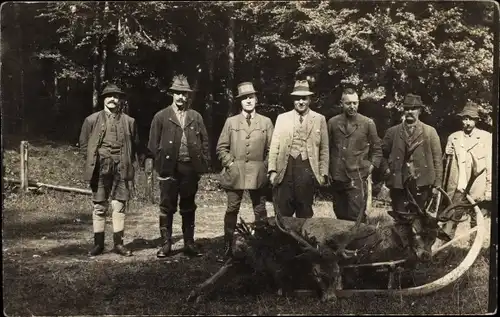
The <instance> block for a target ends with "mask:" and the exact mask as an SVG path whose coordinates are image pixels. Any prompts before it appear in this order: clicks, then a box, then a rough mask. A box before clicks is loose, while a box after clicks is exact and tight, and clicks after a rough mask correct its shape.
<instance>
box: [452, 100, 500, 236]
mask: <svg viewBox="0 0 500 317" xmlns="http://www.w3.org/2000/svg"><path fill="white" fill-rule="evenodd" d="M458 116H459V117H460V118H461V120H462V127H463V128H462V130H461V131H457V132H454V133H452V134H451V135H450V136H449V137H448V142H447V143H446V148H445V154H446V155H447V156H449V159H448V160H447V161H448V166H446V167H447V168H448V169H449V172H448V173H446V174H447V175H448V176H447V179H444V180H443V188H444V189H445V190H446V192H447V193H448V196H450V197H452V201H453V202H454V203H459V202H460V200H461V199H462V193H463V192H464V189H465V186H466V185H467V182H468V181H469V179H470V176H471V175H470V174H471V167H472V159H473V158H474V159H475V161H476V164H477V171H476V172H478V171H480V170H481V169H483V168H485V171H484V172H483V173H482V174H481V175H480V176H479V177H478V178H477V179H476V180H475V182H474V183H473V185H472V187H471V189H470V192H469V195H470V196H471V197H472V198H473V199H474V200H475V201H484V200H491V169H492V161H493V158H492V148H493V142H492V135H491V133H490V132H487V131H484V130H481V129H478V128H477V127H476V123H477V121H478V119H479V112H478V105H477V104H475V103H474V102H471V101H469V102H467V103H466V104H465V106H464V108H463V110H462V111H461V112H460V113H459V114H458ZM455 212H456V213H457V214H459V215H461V214H463V212H464V210H463V209H457V210H456V211H455ZM472 215H473V217H472V223H471V225H472V226H474V225H475V224H474V221H475V214H472ZM445 216H449V215H445ZM456 228H457V224H456V223H455V222H448V223H447V224H446V226H445V232H446V233H447V234H448V235H450V236H451V237H453V236H454V234H455V230H456Z"/></svg>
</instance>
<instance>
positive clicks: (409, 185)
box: [395, 158, 484, 261]
mask: <svg viewBox="0 0 500 317" xmlns="http://www.w3.org/2000/svg"><path fill="white" fill-rule="evenodd" d="M410 164H411V163H410ZM476 167H477V162H476V160H475V159H474V158H473V160H472V171H471V177H470V179H469V181H468V183H467V186H466V188H465V190H464V192H463V196H462V198H463V199H462V201H465V198H466V197H467V195H468V193H469V191H470V189H471V187H472V184H473V183H474V181H475V180H476V179H477V177H478V176H479V175H481V173H483V172H484V169H482V170H481V171H479V172H478V171H477V168H476ZM404 188H405V192H406V198H407V204H406V208H405V209H406V210H405V212H401V211H397V210H396V211H395V214H397V215H398V217H397V218H398V220H399V222H400V223H405V224H407V225H408V226H409V227H410V228H411V231H410V239H409V241H410V244H411V248H412V250H413V252H414V253H415V255H416V257H417V258H418V259H419V260H422V261H429V260H430V259H431V254H432V252H431V247H432V245H433V244H434V243H435V242H436V239H437V238H439V239H440V240H443V241H446V242H448V241H450V240H451V238H450V237H449V236H448V234H446V233H445V232H444V230H443V229H442V228H441V226H439V224H438V222H439V221H450V220H451V221H456V222H459V221H463V220H462V219H456V218H457V217H455V216H454V214H453V213H452V211H453V210H455V209H457V208H472V207H474V206H476V205H477V203H476V204H468V203H452V202H451V199H450V197H448V196H447V195H446V192H444V191H443V190H441V192H442V193H443V194H444V195H445V197H446V198H445V199H446V200H447V201H448V202H449V205H448V207H446V209H445V210H444V211H443V212H442V213H441V216H440V217H433V216H432V215H430V214H429V213H428V212H427V210H426V209H422V208H421V207H420V206H419V205H418V203H417V201H416V200H415V196H414V195H415V194H414V193H416V192H417V187H416V182H415V179H414V176H413V175H411V174H410V177H409V178H408V179H407V180H406V181H405V183H404ZM430 198H431V197H430Z"/></svg>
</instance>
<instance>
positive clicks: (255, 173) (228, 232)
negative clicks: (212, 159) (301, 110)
mask: <svg viewBox="0 0 500 317" xmlns="http://www.w3.org/2000/svg"><path fill="white" fill-rule="evenodd" d="M236 98H237V99H238V100H239V102H240V104H241V110H242V111H241V113H238V114H237V115H235V116H232V117H230V118H228V119H227V120H226V123H225V125H224V128H222V132H221V134H220V137H219V141H218V143H217V156H218V157H219V159H220V160H221V162H222V166H224V169H223V171H222V173H221V178H220V183H221V186H222V187H223V188H224V189H226V193H227V210H226V215H225V216H224V242H225V243H224V257H220V258H219V259H218V260H219V262H221V261H225V260H227V259H228V258H229V257H230V256H231V254H232V243H233V234H234V230H235V228H236V223H237V216H238V213H239V211H240V206H241V199H242V197H243V192H244V191H245V190H248V193H249V195H250V199H251V201H252V206H253V211H254V216H255V221H257V220H259V219H262V218H265V217H266V216H267V211H266V197H265V190H266V186H267V185H268V181H267V155H268V152H269V146H270V144H271V137H272V135H273V123H272V122H271V119H269V118H268V117H265V116H262V115H260V114H258V113H256V112H255V106H256V104H257V96H256V91H255V90H254V88H253V84H252V83H251V82H243V83H241V84H239V85H238V96H236Z"/></svg>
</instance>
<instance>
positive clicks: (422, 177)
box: [382, 94, 443, 212]
mask: <svg viewBox="0 0 500 317" xmlns="http://www.w3.org/2000/svg"><path fill="white" fill-rule="evenodd" d="M422 107H423V104H422V100H421V98H420V96H418V95H413V94H408V95H407V96H406V97H405V100H404V102H403V109H404V121H403V122H402V123H400V124H398V125H395V126H393V127H391V128H389V129H388V130H387V131H386V133H385V136H384V139H383V141H382V152H383V155H384V158H386V159H387V162H388V165H389V170H388V171H387V174H389V176H388V179H387V181H386V184H387V187H388V188H389V189H390V196H391V203H392V210H397V211H401V212H404V211H405V201H406V200H407V197H406V194H405V190H404V189H403V184H404V182H405V180H407V179H408V177H409V176H410V175H412V176H413V177H415V178H416V185H417V192H416V193H415V194H414V195H415V200H416V202H417V204H418V205H419V206H420V208H421V209H423V208H424V205H425V202H426V201H427V200H428V199H429V198H430V195H431V194H434V195H435V194H437V192H438V191H437V189H436V187H438V186H441V180H442V178H443V162H442V150H441V141H440V140H439V135H438V134H437V132H436V129H434V128H433V127H431V126H430V125H427V124H425V123H423V122H422V121H420V120H419V116H420V112H421V111H422ZM415 147H416V148H415ZM411 148H415V151H414V152H413V154H412V155H411V156H410V157H409V158H407V159H408V162H405V156H407V151H408V149H411Z"/></svg>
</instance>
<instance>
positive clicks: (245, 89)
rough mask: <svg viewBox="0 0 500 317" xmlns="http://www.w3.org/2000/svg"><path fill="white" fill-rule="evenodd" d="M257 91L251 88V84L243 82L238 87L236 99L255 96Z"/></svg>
mask: <svg viewBox="0 0 500 317" xmlns="http://www.w3.org/2000/svg"><path fill="white" fill-rule="evenodd" d="M256 92H257V91H255V89H254V88H253V84H252V83H251V82H248V81H245V82H243V83H241V84H239V85H238V95H237V96H236V98H239V97H242V96H246V95H251V94H255V93H256Z"/></svg>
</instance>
